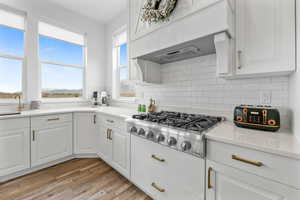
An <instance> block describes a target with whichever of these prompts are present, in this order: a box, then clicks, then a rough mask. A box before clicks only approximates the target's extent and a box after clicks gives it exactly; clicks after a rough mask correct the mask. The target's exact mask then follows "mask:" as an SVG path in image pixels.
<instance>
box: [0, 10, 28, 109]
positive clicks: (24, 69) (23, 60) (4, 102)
mask: <svg viewBox="0 0 300 200" xmlns="http://www.w3.org/2000/svg"><path fill="white" fill-rule="evenodd" d="M0 9H2V10H4V11H7V12H10V13H13V14H16V15H20V16H22V17H23V18H24V30H23V29H18V28H15V27H11V26H7V25H0V26H3V27H7V28H12V29H16V30H19V31H22V32H23V56H14V55H10V54H2V53H0V58H4V59H10V60H18V61H21V66H22V69H21V70H22V75H21V77H22V80H21V83H22V86H21V93H22V95H21V100H22V101H24V103H27V93H26V91H27V79H26V72H27V65H26V63H27V62H26V60H27V45H26V37H27V13H26V12H23V11H19V10H16V9H13V8H9V7H6V6H2V5H1V6H0ZM17 103H18V102H17V100H16V99H14V98H7V99H6V98H0V104H1V105H10V104H17Z"/></svg>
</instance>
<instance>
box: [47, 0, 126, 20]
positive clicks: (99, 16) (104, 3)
mask: <svg viewBox="0 0 300 200" xmlns="http://www.w3.org/2000/svg"><path fill="white" fill-rule="evenodd" d="M46 1H48V2H51V3H54V4H56V5H59V6H61V7H63V8H65V9H68V10H71V11H73V12H75V13H78V14H80V15H83V16H86V17H89V18H91V19H94V20H97V21H99V22H101V23H108V22H109V21H110V20H112V19H113V18H114V17H116V16H117V15H118V14H120V13H121V12H122V11H124V10H125V9H126V2H127V1H126V0H46Z"/></svg>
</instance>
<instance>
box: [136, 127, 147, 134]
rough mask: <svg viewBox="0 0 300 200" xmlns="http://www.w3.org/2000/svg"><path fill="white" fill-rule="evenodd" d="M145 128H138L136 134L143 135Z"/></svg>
mask: <svg viewBox="0 0 300 200" xmlns="http://www.w3.org/2000/svg"><path fill="white" fill-rule="evenodd" d="M145 133H146V132H145V130H144V129H143V128H140V129H139V132H138V135H141V136H144V135H145Z"/></svg>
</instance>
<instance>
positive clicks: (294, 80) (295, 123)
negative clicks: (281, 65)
mask: <svg viewBox="0 0 300 200" xmlns="http://www.w3.org/2000/svg"><path fill="white" fill-rule="evenodd" d="M296 6H297V8H296V11H297V20H296V21H297V71H296V73H294V74H293V75H292V76H291V78H290V111H291V119H292V120H291V121H292V122H291V124H292V130H293V133H294V134H295V135H296V137H297V138H298V139H299V141H300V123H299V122H300V72H299V70H298V69H299V67H298V65H299V61H300V52H299V51H300V48H299V47H300V39H299V38H300V14H299V13H300V4H299V3H298V2H297V4H296Z"/></svg>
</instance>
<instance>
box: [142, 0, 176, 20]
mask: <svg viewBox="0 0 300 200" xmlns="http://www.w3.org/2000/svg"><path fill="white" fill-rule="evenodd" d="M176 3H177V0H146V2H145V5H144V7H143V14H142V17H141V20H142V21H143V22H148V23H149V24H151V23H158V22H164V21H168V20H169V17H170V15H171V13H172V12H173V11H174V9H175V7H176Z"/></svg>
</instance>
